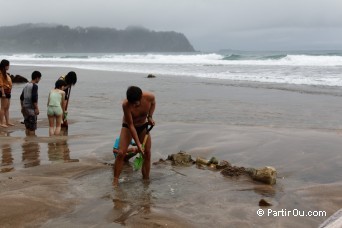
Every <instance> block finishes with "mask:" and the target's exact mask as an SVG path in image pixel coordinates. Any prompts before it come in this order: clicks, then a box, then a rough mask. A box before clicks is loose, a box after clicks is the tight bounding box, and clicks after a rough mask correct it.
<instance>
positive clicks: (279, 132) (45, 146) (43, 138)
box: [0, 65, 342, 227]
mask: <svg viewBox="0 0 342 228" xmlns="http://www.w3.org/2000/svg"><path fill="white" fill-rule="evenodd" d="M33 70H39V71H41V72H42V75H43V77H42V80H41V82H40V83H39V106H40V113H41V114H40V115H39V120H38V130H37V131H36V135H37V136H36V137H32V136H26V135H25V131H24V125H23V124H21V123H20V121H21V120H22V117H21V114H20V111H19V110H20V103H19V96H20V93H21V90H22V88H23V86H24V85H23V84H16V85H14V88H13V91H12V100H11V108H10V116H11V117H12V118H13V122H14V123H15V124H16V126H14V127H9V128H6V129H5V128H0V146H1V159H2V161H1V166H0V172H1V173H0V186H1V187H0V202H1V203H0V224H1V226H2V227H37V226H39V227H113V226H114V227H121V226H126V227H153V226H156V227H158V226H161V227H208V226H215V227H317V226H319V224H321V223H322V222H324V221H325V220H326V219H327V218H328V217H329V216H331V215H332V214H334V213H335V212H336V211H338V210H339V209H340V208H341V207H342V193H341V187H342V181H341V173H342V159H341V148H342V140H341V139H342V101H341V94H340V92H336V90H334V91H333V92H329V91H330V89H329V88H321V89H317V88H308V87H304V86H301V87H300V86H292V87H287V86H283V87H280V86H274V85H269V84H260V85H259V86H255V85H249V84H248V83H232V82H229V81H223V80H221V81H220V80H217V79H212V80H210V79H201V78H193V77H172V76H161V75H156V76H157V77H156V78H152V79H148V78H146V76H147V75H145V74H133V73H121V72H106V71H92V70H81V69H66V68H56V67H54V68H49V67H24V66H20V67H19V66H15V65H13V66H11V69H10V72H11V73H12V74H20V75H22V76H25V77H26V78H30V74H31V72H32V71H33ZM70 70H74V71H75V72H76V73H77V75H78V82H77V84H76V86H75V87H73V88H72V91H71V100H70V104H69V120H68V121H69V130H68V131H67V132H64V134H63V135H62V136H59V137H54V138H50V137H48V124H47V116H46V103H47V97H48V93H49V90H50V89H52V87H53V85H54V82H55V80H56V79H57V78H58V76H60V75H61V74H63V73H67V72H68V71H70ZM129 85H138V86H140V87H141V88H142V89H143V90H148V91H151V92H153V93H155V95H156V101H157V108H156V111H155V115H154V119H155V121H156V127H155V128H154V129H153V131H152V132H151V135H152V138H153V145H152V161H153V162H157V161H158V160H159V159H166V158H167V156H168V155H170V154H174V153H177V152H179V151H181V150H182V151H186V152H188V153H189V154H191V156H192V157H193V159H196V157H198V156H201V157H204V158H207V159H209V158H210V157H213V156H215V157H216V158H218V159H219V160H227V161H229V162H230V163H232V164H234V165H237V166H244V167H255V168H257V167H264V166H273V167H275V168H276V169H277V172H278V178H277V184H276V185H274V186H269V185H266V184H262V183H259V182H256V181H253V180H251V179H250V178H248V177H244V176H241V177H232V178H230V177H224V176H223V175H222V174H221V173H220V172H218V171H212V170H209V169H203V168H198V167H196V166H195V165H194V166H190V167H178V166H171V165H170V164H169V163H165V164H163V163H162V164H160V163H158V164H154V165H152V167H151V180H150V181H142V180H141V173H140V172H134V171H133V169H132V166H131V165H130V164H127V165H125V167H124V171H123V173H122V174H121V179H120V186H119V187H118V188H114V187H113V186H112V180H113V170H112V166H111V164H112V163H113V162H114V158H113V155H112V152H111V151H112V145H113V142H114V139H115V137H116V136H117V134H118V133H119V131H120V127H121V119H122V110H121V101H122V100H123V99H124V98H125V91H126V89H127V87H128V86H129ZM260 199H266V200H267V201H269V202H271V204H272V206H269V207H260V206H259V205H258V203H259V201H260ZM259 209H263V210H264V212H265V214H264V215H263V216H258V215H257V211H258V210H259ZM270 210H271V211H273V212H277V211H278V212H279V211H284V210H285V211H291V213H289V214H287V215H285V216H284V215H282V214H281V213H278V214H276V215H275V213H269V212H270ZM295 211H299V212H300V213H305V215H307V213H308V212H311V211H321V212H325V213H324V214H320V215H319V216H301V215H295V214H294V213H292V212H295ZM268 213H269V214H268Z"/></svg>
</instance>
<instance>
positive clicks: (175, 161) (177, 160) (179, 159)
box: [167, 151, 194, 166]
mask: <svg viewBox="0 0 342 228" xmlns="http://www.w3.org/2000/svg"><path fill="white" fill-rule="evenodd" d="M167 159H168V160H170V161H171V162H172V165H185V166H189V165H192V164H194V161H193V160H192V158H191V155H190V154H187V153H186V152H184V151H179V152H178V153H177V154H171V155H169V156H168V157H167Z"/></svg>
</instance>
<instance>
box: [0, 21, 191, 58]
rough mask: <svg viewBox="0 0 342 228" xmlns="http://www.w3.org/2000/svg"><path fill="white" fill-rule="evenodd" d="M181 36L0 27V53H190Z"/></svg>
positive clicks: (139, 31) (134, 30)
mask: <svg viewBox="0 0 342 228" xmlns="http://www.w3.org/2000/svg"><path fill="white" fill-rule="evenodd" d="M193 51H195V50H194V48H193V46H192V45H191V44H190V42H189V41H188V39H187V38H186V37H185V35H184V34H181V33H177V32H174V31H167V32H157V31H151V30H148V29H146V28H143V27H137V26H131V27H127V28H126V29H125V30H117V29H114V28H102V27H86V28H84V27H76V28H70V27H68V26H63V25H56V24H20V25H15V26H2V27H0V52H14V53H15V52H29V53H30V52H75V53H76V52H78V53H82V52H193Z"/></svg>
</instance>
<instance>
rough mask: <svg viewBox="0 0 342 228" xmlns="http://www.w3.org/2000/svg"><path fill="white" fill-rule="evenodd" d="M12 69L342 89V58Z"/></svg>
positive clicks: (171, 57)
mask: <svg viewBox="0 0 342 228" xmlns="http://www.w3.org/2000/svg"><path fill="white" fill-rule="evenodd" d="M230 57H231V58H230ZM0 58H2V59H4V58H5V59H8V60H10V61H11V64H12V65H22V66H49V67H75V68H80V69H91V70H106V71H123V72H134V73H146V74H148V73H153V74H160V75H162V74H167V75H175V76H195V77H203V78H217V79H228V80H239V81H251V82H270V83H288V84H306V85H325V86H342V76H341V74H340V72H341V69H342V56H341V55H329V54H327V55H305V54H289V55H286V54H285V55H273V56H272V55H270V56H266V57H264V56H262V55H259V56H258V55H253V56H252V57H249V56H240V55H232V56H228V57H227V55H223V54H218V53H195V54H194V53H182V54H155V53H150V54H127V53H126V54H85V53H79V54H77V53H76V54H75V53H62V54H38V53H37V54H12V55H0Z"/></svg>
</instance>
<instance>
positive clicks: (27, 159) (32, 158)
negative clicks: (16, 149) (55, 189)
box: [21, 136, 40, 168]
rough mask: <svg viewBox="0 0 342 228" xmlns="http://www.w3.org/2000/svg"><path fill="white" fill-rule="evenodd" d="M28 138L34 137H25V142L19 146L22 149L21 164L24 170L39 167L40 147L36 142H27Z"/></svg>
mask: <svg viewBox="0 0 342 228" xmlns="http://www.w3.org/2000/svg"><path fill="white" fill-rule="evenodd" d="M30 137H35V136H27V137H26V138H25V142H24V143H23V144H22V145H21V147H22V149H23V156H22V162H23V163H24V168H29V167H34V166H38V165H40V159H39V154H40V145H39V144H38V142H35V141H31V140H29V138H30Z"/></svg>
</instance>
